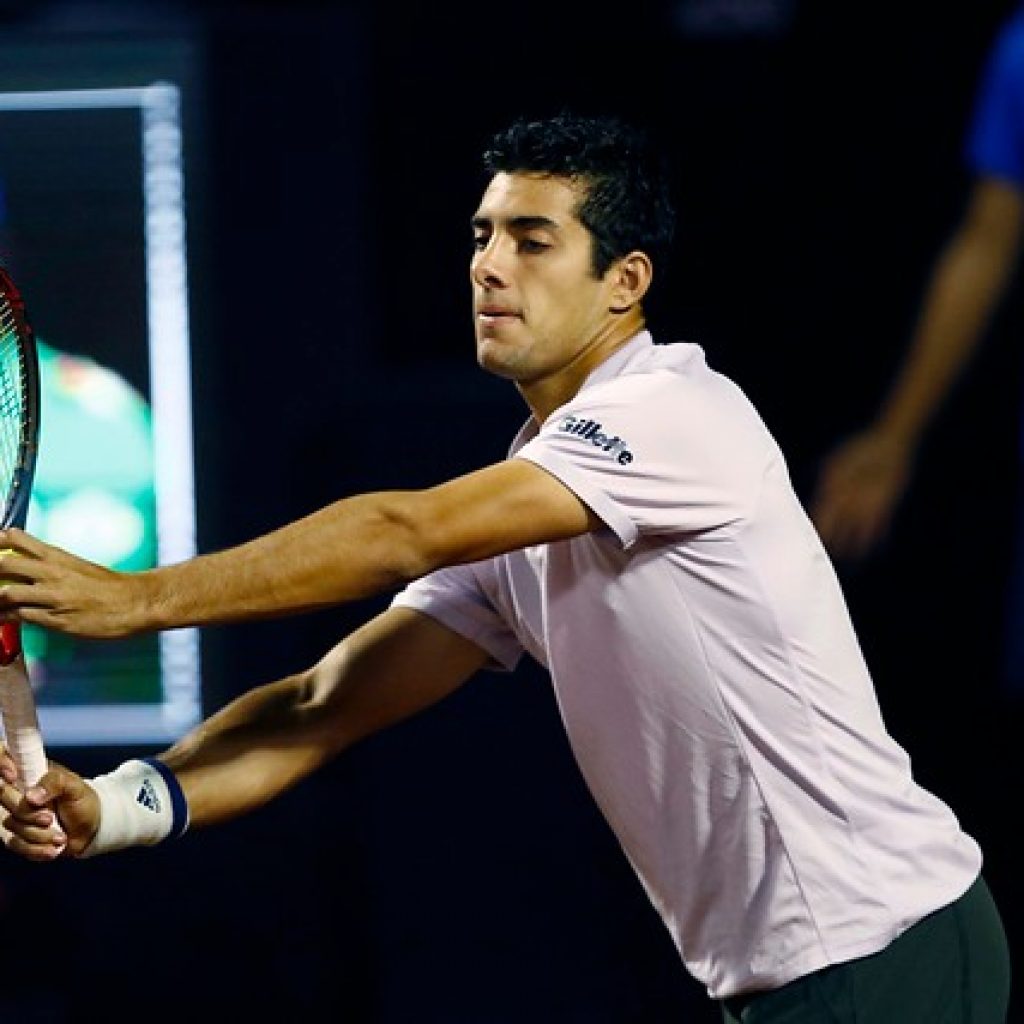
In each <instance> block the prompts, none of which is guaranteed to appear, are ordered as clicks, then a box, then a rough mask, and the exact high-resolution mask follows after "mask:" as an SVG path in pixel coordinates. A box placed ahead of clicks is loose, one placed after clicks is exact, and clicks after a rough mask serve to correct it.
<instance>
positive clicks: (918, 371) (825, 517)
mask: <svg viewBox="0 0 1024 1024" xmlns="http://www.w3.org/2000/svg"><path fill="white" fill-rule="evenodd" d="M1022 237H1024V193H1022V192H1021V190H1020V189H1019V188H1017V187H1015V186H1013V185H1011V184H1008V183H1006V182H1003V181H999V180H996V179H981V180H979V181H978V183H977V184H976V186H975V188H974V191H973V193H972V195H971V198H970V200H969V203H968V207H967V211H966V213H965V216H964V219H963V221H962V223H961V224H960V226H959V228H958V229H957V231H956V232H955V233H954V235H953V236H952V238H951V239H950V241H949V242H948V243H947V245H946V247H945V249H944V250H943V252H942V254H941V256H940V258H939V260H938V262H937V264H936V266H935V269H934V271H933V273H932V277H931V281H930V283H929V286H928V289H927V291H926V294H925V298H924V302H923V305H922V308H921V313H920V316H919V318H918V321H917V325H916V327H915V331H914V335H913V338H912V340H911V344H910V348H909V350H908V353H907V356H906V358H905V360H904V362H903V364H902V366H901V368H900V370H899V372H898V374H897V376H896V379H895V381H894V383H893V385H892V387H891V389H890V391H889V394H888V396H887V398H886V400H885V402H884V404H883V405H882V407H881V409H880V410H879V412H878V415H877V416H876V418H875V420H874V421H873V422H872V423H871V424H869V425H868V427H867V428H865V429H864V430H862V431H861V432H860V433H858V434H856V435H854V436H853V437H852V438H850V439H849V440H848V441H846V442H845V443H844V444H843V445H841V446H840V447H839V448H838V449H836V450H835V451H834V452H833V453H832V454H831V456H829V458H828V459H827V461H826V462H825V465H824V468H823V470H822V473H821V478H820V482H819V486H818V490H817V493H816V495H815V496H814V499H813V502H812V516H813V518H814V520H815V523H816V524H817V526H818V530H819V532H820V533H821V536H822V538H823V540H824V541H825V543H826V544H827V545H828V547H829V548H830V549H831V550H832V551H833V552H834V553H835V554H837V555H840V556H846V555H861V554H864V553H865V552H867V551H868V550H869V549H870V548H871V547H873V546H874V545H875V544H876V543H877V542H878V540H880V539H881V537H882V536H883V535H884V533H885V531H886V529H887V527H888V524H889V521H890V519H891V517H892V514H893V512H894V511H895V508H896V505H897V504H898V502H899V500H900V498H901V497H902V495H903V493H904V491H905V489H906V486H907V483H908V481H909V478H910V474H911V472H912V469H913V463H914V460H915V458H916V455H917V451H918V448H919V446H920V443H921V439H922V437H923V436H924V434H925V432H926V430H927V427H928V425H929V424H930V422H931V421H932V419H933V418H934V416H935V414H936V412H937V411H938V409H939V408H940V406H941V405H942V403H943V401H944V400H945V398H946V396H947V395H948V394H949V392H950V390H951V389H952V386H953V384H954V382H955V381H956V380H957V379H958V378H959V376H960V374H961V373H962V372H963V370H964V368H965V367H966V365H967V364H968V363H969V361H970V359H971V357H972V356H973V354H974V353H975V351H976V350H977V348H978V346H979V343H980V342H981V339H982V338H983V337H984V336H985V330H986V328H987V327H988V325H989V322H990V320H991V318H992V315H993V313H994V311H995V309H996V307H997V305H998V303H999V300H1000V299H1001V298H1002V296H1003V294H1004V293H1005V291H1006V287H1007V284H1008V282H1009V281H1010V279H1011V277H1012V274H1013V271H1014V270H1015V268H1016V264H1017V260H1018V256H1019V253H1020V249H1021V239H1022Z"/></svg>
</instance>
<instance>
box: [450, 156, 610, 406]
mask: <svg viewBox="0 0 1024 1024" xmlns="http://www.w3.org/2000/svg"><path fill="white" fill-rule="evenodd" d="M581 188H582V186H580V185H576V184H574V183H573V182H572V181H571V180H570V179H568V178H559V177H552V176H550V175H539V174H506V173H499V174H496V175H495V176H494V178H492V179H491V182H490V184H489V185H488V186H487V189H486V191H485V192H484V195H483V199H482V200H481V202H480V207H479V209H478V210H477V212H476V214H475V215H474V217H473V235H474V253H473V259H472V261H471V263H470V277H471V279H472V285H473V322H474V327H475V330H476V347H477V359H478V361H479V363H480V365H481V366H482V367H484V369H486V370H490V371H491V372H492V373H496V374H498V375H500V376H502V377H508V378H510V379H512V380H514V381H516V382H517V383H518V384H521V385H527V386H528V385H530V384H532V383H535V382H536V381H538V380H540V379H542V378H544V377H546V376H550V375H552V374H555V373H557V372H558V371H559V370H561V369H563V368H564V367H565V366H566V365H568V364H569V363H571V362H572V361H573V360H574V359H575V358H576V357H577V356H578V355H579V354H580V353H581V352H583V351H584V350H585V349H587V348H588V347H589V345H590V344H591V343H592V342H594V341H595V340H597V339H599V338H600V337H601V335H602V329H603V328H606V327H607V325H608V323H609V321H610V319H611V313H610V305H611V303H610V299H609V294H610V284H609V283H608V282H609V281H610V278H611V275H610V274H606V275H605V276H604V277H603V278H597V277H595V276H594V274H593V270H592V268H591V235H590V233H589V232H588V231H587V229H586V228H585V227H584V226H583V224H581V223H580V221H579V220H578V219H577V217H576V215H575V212H574V211H575V210H576V209H577V207H578V205H579V203H580V200H581V198H582V193H581V191H580V189H581Z"/></svg>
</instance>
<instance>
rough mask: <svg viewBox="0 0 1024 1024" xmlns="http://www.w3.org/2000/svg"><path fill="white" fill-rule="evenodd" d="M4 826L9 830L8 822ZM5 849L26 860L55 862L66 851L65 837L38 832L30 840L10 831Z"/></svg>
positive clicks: (61, 834)
mask: <svg viewBox="0 0 1024 1024" xmlns="http://www.w3.org/2000/svg"><path fill="white" fill-rule="evenodd" d="M4 824H5V825H6V826H7V827H8V828H10V822H9V820H8V822H5V823H4ZM7 849H9V850H10V851H11V852H12V853H16V854H18V855H19V856H21V857H25V858H26V859H27V860H34V861H40V862H45V861H51V860H56V859H57V858H58V857H59V856H60V855H61V854H62V853H63V852H64V851H65V849H67V837H65V836H64V834H63V833H47V832H41V831H39V832H37V833H36V835H34V836H33V837H32V838H30V837H27V836H24V835H21V834H20V833H19V832H15V831H14V830H13V829H11V831H10V838H9V839H8V840H7Z"/></svg>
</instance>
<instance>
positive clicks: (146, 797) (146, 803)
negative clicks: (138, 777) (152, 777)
mask: <svg viewBox="0 0 1024 1024" xmlns="http://www.w3.org/2000/svg"><path fill="white" fill-rule="evenodd" d="M135 802H136V803H137V804H141V805H142V806H143V807H145V808H146V810H147V811H152V812H153V813H154V814H159V813H160V811H161V807H160V797H159V796H157V792H156V789H155V788H154V787H153V783H152V782H150V781H149V779H143V780H142V785H141V786H140V787H139V792H138V793H137V794H136V796H135Z"/></svg>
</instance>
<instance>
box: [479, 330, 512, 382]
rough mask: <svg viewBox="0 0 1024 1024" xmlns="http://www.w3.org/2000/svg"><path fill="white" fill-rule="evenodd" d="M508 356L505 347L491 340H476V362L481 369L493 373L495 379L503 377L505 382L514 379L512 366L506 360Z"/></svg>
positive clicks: (508, 353)
mask: <svg viewBox="0 0 1024 1024" xmlns="http://www.w3.org/2000/svg"><path fill="white" fill-rule="evenodd" d="M503 350H504V351H503ZM510 354H511V353H510V352H508V351H507V347H506V346H503V345H501V344H500V343H498V342H496V341H495V340H494V339H493V338H477V343H476V361H477V363H478V364H479V365H480V367H481V368H482V369H484V370H486V371H487V372H488V373H493V374H494V375H495V376H496V377H504V378H506V379H507V380H515V379H516V373H515V370H514V369H513V364H512V362H511V361H510V360H509V359H508V356H509V355H510Z"/></svg>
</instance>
